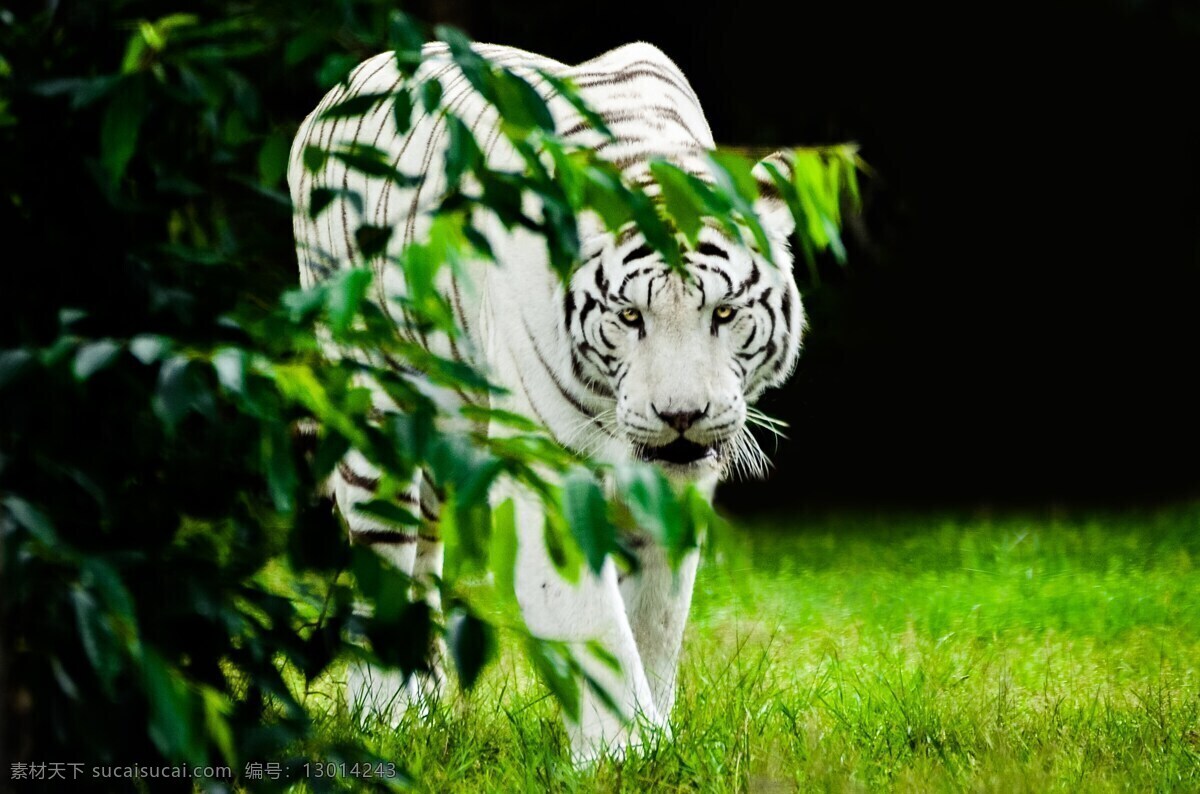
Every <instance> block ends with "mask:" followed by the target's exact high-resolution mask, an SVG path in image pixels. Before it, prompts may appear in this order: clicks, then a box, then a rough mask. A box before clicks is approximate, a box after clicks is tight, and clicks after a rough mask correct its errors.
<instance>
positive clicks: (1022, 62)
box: [412, 0, 1200, 509]
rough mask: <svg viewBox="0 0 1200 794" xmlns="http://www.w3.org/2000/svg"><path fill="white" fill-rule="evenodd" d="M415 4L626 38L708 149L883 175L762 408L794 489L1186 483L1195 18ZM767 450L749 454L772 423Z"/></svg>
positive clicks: (1195, 475)
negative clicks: (678, 98)
mask: <svg viewBox="0 0 1200 794" xmlns="http://www.w3.org/2000/svg"><path fill="white" fill-rule="evenodd" d="M964 9H965V7H964V8H960V10H958V11H955V12H947V11H944V10H936V11H935V10H934V9H933V8H931V7H919V6H914V5H912V4H905V3H894V4H891V5H890V7H884V8H880V7H876V6H875V5H874V4H864V3H856V2H821V3H812V2H796V3H790V4H786V5H784V4H775V3H741V4H713V5H711V6H704V5H701V4H686V5H678V6H673V7H672V6H670V5H667V4H651V3H646V2H637V3H635V2H605V3H603V4H590V3H574V2H572V3H565V2H560V1H556V2H522V3H520V4H519V5H518V4H511V3H466V2H462V3H445V2H431V3H424V4H420V3H418V4H416V5H415V6H413V7H412V10H413V11H414V12H415V13H416V14H418V15H421V16H423V17H425V18H426V19H433V20H435V21H448V22H452V23H454V24H457V25H459V26H461V27H463V28H465V29H466V30H467V31H468V33H470V34H471V35H472V36H473V37H474V38H476V39H479V40H484V41H490V42H494V43H502V44H509V45H514V46H518V47H522V48H525V49H530V50H533V51H535V52H540V53H543V54H546V55H550V56H552V57H555V58H558V59H560V60H564V61H566V62H578V61H580V60H586V59H587V58H590V57H593V56H594V55H596V54H599V53H600V52H603V51H604V50H606V49H608V48H611V47H613V46H617V45H619V44H622V43H625V42H629V41H633V40H637V39H641V40H645V41H649V42H651V43H653V44H656V45H658V46H659V47H661V48H662V49H663V50H664V51H665V52H666V53H667V54H668V55H670V56H671V57H672V58H673V59H674V60H675V61H676V62H677V63H678V64H679V65H680V67H681V68H682V69H683V71H684V72H685V73H686V74H687V75H688V76H689V78H690V79H691V81H692V83H693V85H694V87H695V89H696V91H697V92H698V94H699V95H700V98H701V101H702V102H703V103H704V106H705V109H706V112H707V114H708V118H709V121H710V123H711V125H712V127H713V130H714V133H715V135H716V138H717V141H718V142H720V143H726V144H738V145H763V146H777V145H787V144H811V143H824V142H834V141H844V140H852V141H857V142H858V143H859V144H860V145H861V151H862V154H863V156H864V158H865V159H866V160H867V162H868V163H869V164H870V165H871V166H872V167H873V168H874V170H875V171H876V172H877V176H876V177H875V178H874V179H872V180H870V182H869V187H868V191H867V192H868V195H867V205H866V210H865V217H864V219H863V223H862V224H861V229H858V230H852V231H851V232H850V233H849V237H850V239H849V240H848V243H849V246H850V251H851V257H850V262H849V264H848V266H847V267H846V268H845V269H844V270H840V269H839V268H838V266H837V265H836V264H835V263H832V262H824V263H822V265H821V275H822V281H821V284H820V285H819V286H815V285H812V284H811V283H810V284H809V285H808V287H807V289H806V292H807V297H806V306H807V308H808V311H809V316H810V321H811V331H810V334H809V336H808V340H807V349H806V352H805V354H804V356H803V358H802V362H801V364H800V368H799V370H798V372H797V373H796V376H795V377H794V379H793V380H792V382H791V383H790V384H789V385H788V386H787V387H786V388H785V389H783V390H781V391H779V392H777V393H775V394H773V395H771V396H768V397H767V398H765V399H764V401H763V403H762V407H764V408H765V409H766V410H767V411H768V412H769V413H772V414H774V415H776V416H779V417H781V418H783V419H786V420H787V421H789V422H790V423H791V428H790V430H789V435H790V440H789V441H785V442H783V443H782V444H781V445H780V447H779V450H778V452H776V453H775V454H774V459H775V461H776V463H777V470H776V473H775V474H774V476H773V477H772V481H771V484H770V485H769V486H766V487H764V486H763V485H761V484H756V483H749V484H745V485H734V486H726V487H725V488H724V490H723V491H722V497H723V501H724V502H725V503H726V504H727V505H728V506H732V507H733V508H734V509H749V508H753V507H763V506H767V507H775V508H779V507H784V506H788V505H792V504H806V505H808V504H821V503H843V504H856V505H863V504H868V505H869V504H872V503H875V504H896V503H902V504H903V503H907V504H913V505H926V504H955V503H962V504H971V503H979V502H986V503H993V504H1032V503H1044V502H1047V501H1053V502H1063V503H1079V502H1084V503H1097V502H1099V503H1105V504H1125V503H1136V502H1145V501H1156V500H1160V499H1168V498H1177V497H1179V496H1181V495H1184V494H1186V493H1188V492H1193V493H1194V492H1195V490H1196V486H1197V484H1198V483H1200V454H1198V451H1200V414H1198V412H1197V404H1198V400H1197V398H1198V396H1200V394H1198V389H1197V386H1196V381H1195V376H1196V374H1197V366H1196V364H1197V351H1198V350H1200V322H1198V320H1197V311H1196V305H1197V300H1198V296H1200V289H1198V287H1200V235H1198V231H1197V230H1198V221H1200V190H1198V188H1197V177H1198V176H1200V174H1198V168H1197V165H1198V163H1197V141H1198V139H1200V135H1198V133H1200V129H1198V126H1197V122H1196V120H1195V118H1196V114H1195V110H1196V108H1195V104H1196V100H1197V90H1196V89H1197V77H1198V76H1200V63H1198V58H1197V53H1200V12H1198V11H1197V6H1195V5H1194V4H1191V3H1184V2H1178V3H1155V2H1124V3H1117V2H1107V3H1106V2H1088V3H1082V2H1081V3H1067V2H1061V1H1056V0H1050V1H1049V2H1042V3H1038V4H1036V7H1035V6H1021V5H1019V4H1018V5H1013V4H1007V3H1006V4H999V3H996V4H983V5H980V6H978V7H975V6H973V5H972V6H971V8H970V9H969V10H964ZM764 446H765V447H766V448H767V449H768V450H770V449H771V443H770V441H769V439H767V440H765V441H764Z"/></svg>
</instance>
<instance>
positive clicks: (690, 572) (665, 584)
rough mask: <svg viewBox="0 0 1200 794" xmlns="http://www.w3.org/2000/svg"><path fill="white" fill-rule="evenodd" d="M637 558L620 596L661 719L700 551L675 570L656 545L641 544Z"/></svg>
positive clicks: (667, 708)
mask: <svg viewBox="0 0 1200 794" xmlns="http://www.w3.org/2000/svg"><path fill="white" fill-rule="evenodd" d="M637 556H638V563H639V567H638V570H637V571H636V572H634V573H631V574H629V575H628V576H626V577H624V579H623V581H622V582H621V595H622V597H623V599H624V601H625V610H626V613H627V614H628V615H629V624H630V627H631V628H632V629H633V637H634V640H635V641H636V642H637V646H638V653H639V655H640V656H641V659H642V665H643V667H644V669H645V671H646V680H647V681H648V682H649V684H650V692H651V694H652V696H653V697H654V703H655V705H656V706H658V709H659V713H660V714H661V716H662V718H663V719H664V720H667V719H669V718H670V716H671V708H672V707H673V706H674V705H675V690H676V679H677V676H678V671H679V651H680V648H681V647H682V645H683V631H684V628H685V627H686V626H687V619H688V612H689V611H691V605H692V590H693V589H694V586H695V583H696V569H697V567H698V566H699V563H700V552H699V550H698V549H693V550H692V551H690V552H688V553H687V554H686V555H685V556H684V558H683V559H682V560H681V561H680V562H679V566H678V568H672V566H671V563H670V561H669V559H668V556H667V550H666V549H665V548H663V547H662V546H660V545H658V544H657V543H653V542H645V541H644V542H643V543H642V544H641V545H640V546H639V548H638V550H637Z"/></svg>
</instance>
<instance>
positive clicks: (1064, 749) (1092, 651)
mask: <svg viewBox="0 0 1200 794" xmlns="http://www.w3.org/2000/svg"><path fill="white" fill-rule="evenodd" d="M673 725H674V738H673V740H670V741H660V742H658V743H656V744H655V745H654V746H653V747H652V748H651V749H650V750H648V751H647V752H646V753H645V755H644V756H642V757H638V758H633V759H630V760H627V761H625V762H623V763H615V762H612V761H605V762H602V763H600V764H599V765H598V766H596V767H595V768H592V769H588V770H582V771H581V770H576V769H574V768H573V767H572V766H571V764H570V762H569V760H568V752H567V747H566V741H565V737H564V734H563V731H562V729H561V728H560V726H559V718H558V716H557V711H556V708H555V707H554V705H553V704H552V702H551V701H550V700H549V699H547V698H546V697H545V693H544V690H543V689H542V688H541V687H540V686H539V685H538V683H537V682H536V681H534V680H532V679H531V677H530V674H529V672H528V670H527V669H526V667H525V665H524V663H523V662H522V660H521V659H520V657H519V654H517V653H515V652H513V651H511V650H510V651H508V652H506V653H505V654H504V655H503V657H502V659H501V660H500V661H499V662H498V663H497V664H496V665H494V666H493V667H492V668H491V669H490V670H489V671H488V672H487V673H486V674H485V677H484V679H483V680H482V682H481V684H480V686H479V688H478V689H477V690H476V691H475V692H474V693H473V694H472V695H471V696H470V697H461V696H455V697H454V698H452V699H451V700H450V702H448V703H445V704H444V705H443V706H442V707H441V708H440V709H439V710H438V711H437V713H435V714H434V715H433V716H432V718H431V719H429V720H427V721H420V720H417V719H415V718H414V719H412V720H409V721H407V722H406V723H405V724H404V725H402V726H401V729H400V730H399V731H392V730H390V729H384V728H377V729H374V730H373V733H374V739H375V741H377V742H378V746H379V749H380V751H381V752H382V753H383V754H384V755H386V756H389V757H394V758H395V759H396V760H397V761H398V762H400V763H401V764H403V765H404V766H405V767H406V768H407V769H408V770H409V772H410V773H411V774H412V775H413V777H414V778H415V779H416V780H417V781H418V783H417V786H418V788H420V789H422V790H427V791H431V792H432V791H436V792H451V791H462V792H486V791H593V790H600V791H629V792H643V791H650V790H668V791H673V790H700V791H794V790H801V791H811V790H832V791H873V790H899V791H942V790H947V791H950V790H953V791H960V790H979V791H1005V792H1008V791H1030V792H1035V791H1036V792H1041V791H1056V790H1059V791H1074V792H1094V791H1130V790H1132V791H1150V790H1161V791H1166V790H1180V791H1200V509H1197V508H1179V509H1174V510H1167V511H1160V512H1157V513H1152V514H1151V513H1145V514H1127V515H1112V516H1108V517H1104V518H1086V517H1084V518H1062V517H1059V518H1054V517H1047V516H1041V517H1037V518H1029V519H1019V518H1003V519H992V518H987V517H983V518H979V517H975V518H972V519H969V520H961V519H959V520H953V519H940V518H928V517H925V518H922V517H911V516H910V517H903V518H892V517H887V516H881V517H870V518H864V517H861V516H859V517H846V516H842V517H833V518H828V519H817V518H813V519H804V520H799V521H795V522H793V523H783V522H777V523H776V524H775V525H773V526H770V527H763V526H760V527H757V528H741V529H738V530H736V531H734V532H731V533H729V534H728V535H727V536H725V537H720V538H717V539H715V542H714V543H712V544H710V546H709V548H708V549H707V550H706V560H705V562H704V564H703V566H702V569H701V574H700V577H699V580H698V583H697V591H696V599H695V602H694V605H693V613H692V620H691V623H690V625H689V628H688V632H687V637H686V640H685V648H684V655H683V663H682V685H681V693H680V698H679V703H678V705H677V706H676V709H675V712H674V715H673ZM326 729H327V730H328V731H330V732H334V733H336V732H341V731H346V730H350V728H349V724H348V722H347V720H346V718H345V716H344V714H343V715H340V716H333V717H329V718H328V721H327V724H326Z"/></svg>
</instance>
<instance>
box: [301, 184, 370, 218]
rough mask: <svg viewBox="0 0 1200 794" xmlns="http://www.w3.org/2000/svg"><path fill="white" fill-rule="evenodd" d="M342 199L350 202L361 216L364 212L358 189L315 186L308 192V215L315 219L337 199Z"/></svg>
mask: <svg viewBox="0 0 1200 794" xmlns="http://www.w3.org/2000/svg"><path fill="white" fill-rule="evenodd" d="M338 198H340V199H342V200H343V201H346V202H349V204H350V206H352V207H353V208H354V210H355V212H357V213H358V216H359V217H360V218H361V217H362V214H363V198H362V195H361V194H360V193H359V192H358V191H357V190H351V189H349V188H340V187H315V188H313V189H312V191H311V192H310V193H309V194H308V217H310V218H312V219H313V220H314V221H315V220H316V219H317V218H318V217H320V215H321V213H322V212H324V211H325V209H326V208H327V207H329V205H330V204H332V203H333V202H334V200H335V199H338Z"/></svg>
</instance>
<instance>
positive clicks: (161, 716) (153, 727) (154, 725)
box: [142, 650, 199, 759]
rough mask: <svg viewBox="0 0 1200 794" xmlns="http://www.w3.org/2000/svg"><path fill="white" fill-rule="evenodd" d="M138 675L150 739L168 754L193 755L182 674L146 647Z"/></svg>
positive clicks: (191, 721)
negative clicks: (148, 719) (148, 711)
mask: <svg viewBox="0 0 1200 794" xmlns="http://www.w3.org/2000/svg"><path fill="white" fill-rule="evenodd" d="M142 677H143V686H144V687H145V691H146V696H147V701H148V704H149V706H150V724H149V726H148V730H149V734H150V739H151V741H153V742H154V745H155V747H157V748H158V751H159V752H160V753H162V754H163V755H164V756H167V757H168V758H181V759H190V758H195V757H196V756H197V755H198V754H199V753H198V750H197V748H196V747H195V745H196V736H195V721H194V717H193V711H192V708H191V706H192V704H191V703H190V702H189V701H190V698H189V697H188V690H187V684H186V683H185V680H184V677H183V675H182V674H181V673H180V672H179V671H178V670H176V669H175V668H174V667H173V666H171V665H169V664H168V663H167V662H166V661H165V660H164V659H163V658H162V657H161V656H160V655H159V654H158V653H157V652H155V651H152V650H148V651H147V652H146V655H145V658H144V659H143V661H142Z"/></svg>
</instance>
